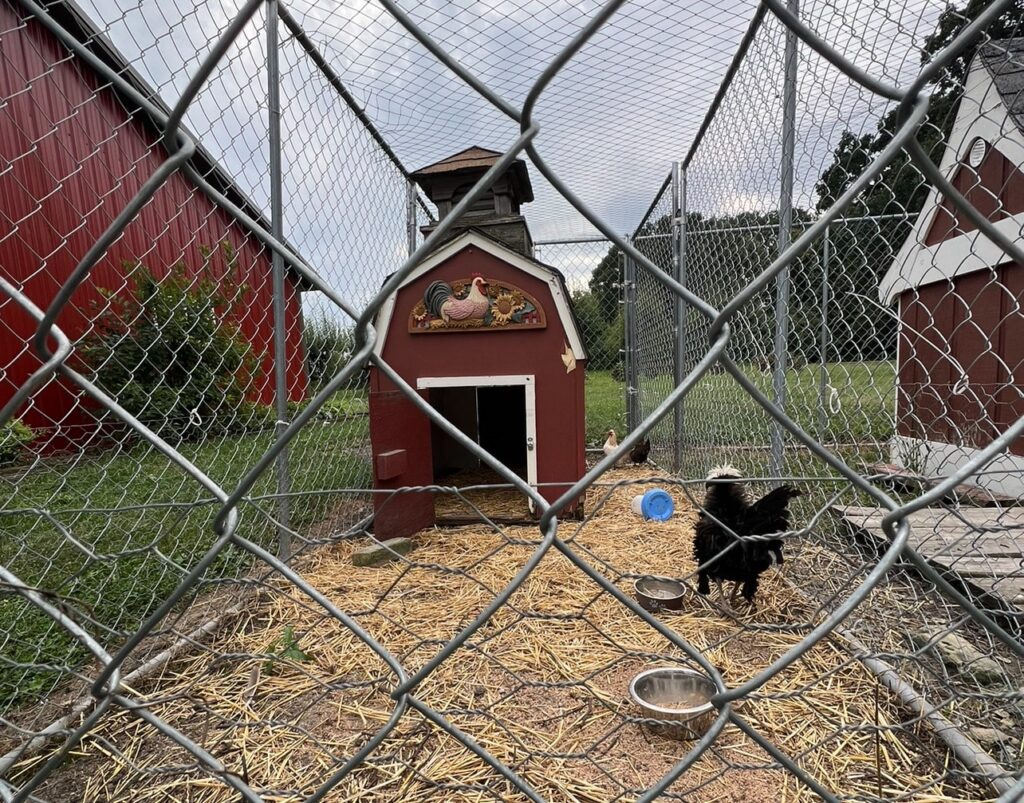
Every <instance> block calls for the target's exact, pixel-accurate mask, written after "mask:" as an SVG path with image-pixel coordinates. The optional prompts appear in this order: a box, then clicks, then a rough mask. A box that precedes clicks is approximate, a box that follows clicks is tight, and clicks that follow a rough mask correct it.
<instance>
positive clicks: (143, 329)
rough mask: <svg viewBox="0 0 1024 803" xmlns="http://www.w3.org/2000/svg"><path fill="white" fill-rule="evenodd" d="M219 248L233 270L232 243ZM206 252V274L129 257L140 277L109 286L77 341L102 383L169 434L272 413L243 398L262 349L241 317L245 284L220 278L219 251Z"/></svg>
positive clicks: (239, 424)
mask: <svg viewBox="0 0 1024 803" xmlns="http://www.w3.org/2000/svg"><path fill="white" fill-rule="evenodd" d="M221 250H222V252H223V254H224V256H225V258H226V260H227V268H228V270H226V271H224V273H225V274H226V275H229V276H230V275H231V274H233V273H234V271H233V267H234V251H233V249H232V248H231V246H230V244H229V243H227V242H225V243H222V244H221ZM202 254H203V256H204V258H205V262H206V265H205V269H204V270H203V272H202V273H201V274H200V275H199V276H190V275H187V273H186V269H185V267H184V265H181V264H179V265H176V266H175V267H174V268H173V269H172V270H171V272H170V273H169V274H168V275H167V276H165V277H164V278H162V279H158V278H157V277H156V276H154V274H153V273H151V272H150V271H149V270H148V269H146V268H145V267H143V266H141V265H139V266H132V265H130V264H129V265H126V269H129V270H131V271H132V272H134V274H135V284H134V287H133V288H132V290H131V292H130V293H128V294H127V295H122V296H114V295H113V294H112V293H105V294H104V295H105V297H106V301H107V303H106V305H105V306H104V308H103V309H102V310H100V311H99V312H98V314H97V316H96V318H95V327H94V329H93V331H92V332H91V333H90V334H88V335H86V336H85V337H84V338H83V340H82V341H81V343H80V344H79V349H80V353H81V355H82V359H83V361H84V362H85V364H86V365H87V367H88V368H89V370H90V371H91V372H92V374H93V377H94V379H95V381H96V383H97V384H99V385H100V386H101V387H102V388H104V389H105V390H106V391H107V392H109V393H111V394H112V395H113V396H114V397H115V398H116V399H117V401H118V403H119V404H121V406H122V407H124V408H125V409H126V410H127V411H128V412H130V413H131V414H132V415H134V416H135V417H136V418H138V419H139V420H140V421H141V422H142V423H144V424H146V426H148V427H150V428H151V429H153V430H154V431H155V432H157V433H158V434H160V435H161V436H162V437H167V436H171V435H173V436H175V437H177V438H180V439H183V440H190V439H196V438H199V437H202V436H203V435H206V434H209V433H220V434H227V433H237V432H242V431H248V430H251V429H262V428H265V427H266V426H267V425H268V422H269V423H270V425H272V422H273V420H274V416H273V411H272V410H271V409H270V408H268V407H265V406H264V405H258V404H255V403H253V402H250V401H247V400H246V398H245V396H246V392H247V391H248V390H249V388H250V387H251V385H252V383H253V381H254V380H256V379H257V378H258V375H259V359H258V355H256V354H254V353H253V349H252V346H251V344H250V343H249V342H248V341H247V340H246V339H245V338H244V337H243V336H242V334H241V332H240V331H239V329H238V326H237V324H236V323H235V322H234V320H233V314H234V309H233V308H234V305H235V304H237V303H238V302H239V300H240V298H241V296H242V291H243V290H244V286H234V287H231V286H229V285H225V284H224V283H223V282H217V281H214V280H213V279H212V278H211V277H210V272H209V267H210V254H211V252H210V250H209V249H202ZM225 287H227V288H229V289H231V291H232V292H231V293H230V295H229V294H226V293H225Z"/></svg>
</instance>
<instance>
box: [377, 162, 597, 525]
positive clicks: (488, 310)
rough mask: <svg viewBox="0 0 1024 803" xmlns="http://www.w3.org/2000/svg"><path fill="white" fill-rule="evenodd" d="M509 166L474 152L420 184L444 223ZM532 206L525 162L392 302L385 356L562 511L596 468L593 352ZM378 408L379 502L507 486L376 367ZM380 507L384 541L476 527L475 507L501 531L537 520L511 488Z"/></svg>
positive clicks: (383, 325) (386, 316) (417, 176)
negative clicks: (589, 358)
mask: <svg viewBox="0 0 1024 803" xmlns="http://www.w3.org/2000/svg"><path fill="white" fill-rule="evenodd" d="M500 156H501V154H500V153H498V152H496V151H489V150H486V149H483V148H476V147H474V148H469V149H467V150H464V151H461V152H459V153H457V154H454V155H453V156H450V157H448V158H447V159H443V160H442V161H440V162H437V163H435V164H432V165H429V166H427V167H424V168H422V169H420V170H418V171H416V172H415V173H414V174H413V178H414V180H415V181H416V182H417V183H418V184H419V185H420V187H421V188H422V189H423V191H424V192H425V193H426V195H427V197H429V198H430V199H431V201H433V202H434V203H435V204H436V205H437V208H438V212H439V218H440V219H441V220H443V219H444V217H445V216H446V215H448V214H450V213H451V211H452V209H453V208H454V207H455V205H457V204H458V203H459V201H460V200H462V198H463V197H465V195H466V194H467V193H468V192H469V190H470V189H471V188H472V186H473V184H474V183H475V182H476V181H477V180H478V179H479V178H480V177H481V176H482V175H483V174H484V173H485V172H486V171H487V169H488V168H490V167H491V166H492V165H493V164H494V163H495V162H496V161H497V160H498V159H499V158H500ZM532 199H533V190H532V188H531V186H530V179H529V175H528V173H527V170H526V164H525V163H524V162H523V161H522V160H516V161H515V162H514V163H513V165H512V167H511V168H510V169H509V170H508V171H506V173H505V174H504V175H503V176H502V177H501V178H499V179H498V180H497V181H496V182H495V183H494V185H493V186H492V187H491V189H489V190H488V191H487V192H486V193H485V194H484V195H483V197H481V198H480V199H478V200H477V201H476V202H475V203H474V204H473V205H472V206H471V208H470V209H469V210H468V211H467V213H466V214H465V215H463V216H462V217H461V218H460V219H459V220H458V221H457V222H456V224H455V226H454V227H453V228H452V229H451V230H450V231H449V233H448V237H447V238H446V239H445V241H443V242H442V243H440V244H439V246H438V247H437V248H436V249H435V250H434V251H433V252H432V253H431V254H429V255H428V256H427V257H426V258H425V259H424V260H423V261H422V262H421V263H420V264H419V265H418V266H417V267H416V268H415V269H414V270H413V271H412V272H411V273H410V274H409V276H408V277H407V278H406V280H405V281H404V282H403V283H402V284H401V285H400V286H399V287H398V288H397V289H396V290H395V291H394V292H393V293H392V294H391V295H390V297H389V298H387V299H386V301H385V303H384V304H383V306H382V308H381V312H380V313H379V314H378V316H377V320H376V327H377V344H376V353H377V355H378V356H381V357H383V359H384V360H385V361H386V363H387V364H388V365H389V366H391V367H392V368H393V369H394V370H395V371H396V372H397V373H398V375H399V376H401V378H402V379H403V380H404V381H405V382H406V383H408V385H409V386H410V387H412V388H414V389H415V390H416V392H418V393H419V395H420V396H421V397H422V398H423V399H424V400H425V401H427V402H428V403H429V404H430V406H431V407H433V408H434V409H435V410H437V411H438V412H439V413H441V414H442V415H443V416H444V417H445V418H447V419H448V420H449V421H451V422H453V423H454V424H455V425H456V426H457V427H458V428H459V430H460V431H461V432H462V433H464V434H465V435H466V436H468V437H469V438H470V439H472V440H473V441H475V442H476V443H478V444H479V445H480V446H481V447H482V448H484V449H485V450H487V451H488V452H489V453H490V454H491V455H493V456H494V457H496V458H497V459H498V460H500V461H502V462H503V463H504V464H505V465H506V466H508V467H510V468H511V469H512V470H513V471H515V472H516V474H518V475H519V476H520V477H522V478H523V479H524V480H526V481H527V482H528V483H529V484H530V485H532V486H534V487H536V488H537V489H538V490H539V491H540V493H541V494H542V495H543V497H544V498H545V499H548V500H554V499H557V498H558V497H559V496H560V495H561V494H563V493H564V492H565V491H566V490H567V489H568V488H569V487H571V486H572V485H573V484H574V483H575V482H576V481H577V480H579V478H580V477H581V476H582V475H583V473H584V470H585V467H586V460H585V417H584V412H585V410H584V381H583V380H584V368H585V363H586V354H585V352H584V350H583V340H582V337H581V334H580V328H579V325H578V323H577V321H576V318H575V316H574V313H573V308H572V299H571V297H570V295H569V292H568V289H567V287H566V284H565V279H564V277H563V276H562V275H561V273H560V272H559V271H558V270H556V269H555V268H552V267H550V266H548V265H544V264H542V263H540V262H538V261H537V260H536V259H534V258H533V243H532V239H531V237H530V232H529V229H528V227H527V224H526V220H525V218H524V217H523V216H522V214H521V211H520V208H521V205H522V204H523V203H527V202H529V201H531V200H532ZM437 225H438V224H437V223H433V224H431V225H429V226H426V227H424V228H423V234H424V235H427V234H429V233H430V232H431V231H433V229H434V227H436V226H437ZM369 408H370V441H371V448H372V452H373V478H374V487H375V489H376V490H377V491H387V490H394V489H399V488H405V487H411V486H412V487H414V486H427V485H446V486H454V487H465V486H480V485H485V484H495V483H499V482H501V480H499V479H498V478H497V474H496V473H494V472H491V471H489V470H488V469H487V467H486V466H484V465H482V464H481V462H480V461H479V460H478V459H477V458H476V457H475V456H473V455H472V454H470V452H469V451H467V450H466V449H465V448H464V447H463V446H461V445H460V444H459V443H458V442H456V441H455V440H454V439H453V438H452V437H451V436H450V435H448V434H447V433H445V432H444V431H443V430H441V429H440V428H438V427H437V426H435V425H434V424H433V423H432V422H431V420H430V418H429V417H428V416H427V415H426V413H424V412H423V411H422V410H421V409H420V408H419V407H417V406H416V404H415V403H414V402H413V401H411V400H410V399H409V398H408V397H407V396H406V395H405V394H404V393H402V392H401V391H400V390H399V389H398V387H396V385H395V384H394V383H393V382H391V381H390V380H389V379H388V377H386V376H385V375H384V374H383V373H382V372H381V371H380V370H379V369H377V368H376V367H373V368H371V370H370V394H369ZM375 499H376V504H375V531H376V532H377V533H378V537H381V536H386V537H389V538H393V537H400V536H404V535H410V534H412V533H415V532H417V531H419V530H421V529H422V528H424V527H429V526H431V525H433V524H434V523H435V522H439V521H440V522H442V523H444V522H450V523H460V522H463V521H465V520H466V519H467V518H469V519H473V518H476V517H478V514H477V513H476V511H475V510H474V507H473V506H479V510H480V511H481V512H483V513H486V514H487V515H488V517H490V518H493V519H494V520H501V521H516V520H523V519H525V518H527V517H528V516H529V514H530V513H531V512H532V508H531V506H530V505H529V504H528V503H527V500H526V499H525V498H523V497H522V496H521V495H520V494H519V493H518V492H515V491H513V490H511V489H507V488H506V489H505V490H504V491H502V490H498V489H495V490H490V491H486V492H485V493H484V494H479V493H477V494H475V495H474V497H473V499H474V501H473V503H472V505H469V504H466V503H465V502H464V501H463V500H462V499H460V498H458V497H456V498H446V497H444V496H443V495H439V496H437V497H436V498H435V495H434V494H431V493H426V492H424V493H404V494H401V495H389V494H386V493H377V494H376V495H375ZM578 507H579V505H578V504H576V505H575V507H574V508H573V509H578Z"/></svg>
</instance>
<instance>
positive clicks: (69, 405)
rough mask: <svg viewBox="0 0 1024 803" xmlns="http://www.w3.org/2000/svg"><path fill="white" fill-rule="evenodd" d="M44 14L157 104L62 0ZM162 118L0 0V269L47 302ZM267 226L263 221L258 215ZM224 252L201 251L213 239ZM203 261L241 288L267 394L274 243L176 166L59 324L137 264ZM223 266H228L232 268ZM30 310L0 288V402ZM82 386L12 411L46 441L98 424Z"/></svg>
mask: <svg viewBox="0 0 1024 803" xmlns="http://www.w3.org/2000/svg"><path fill="white" fill-rule="evenodd" d="M47 9H48V10H49V12H50V14H51V15H52V16H53V17H54V18H55V19H57V21H58V22H59V23H60V24H61V25H62V27H64V28H65V30H67V31H69V32H70V33H71V34H72V35H74V36H75V37H76V38H77V39H78V40H79V41H81V42H83V43H86V44H87V45H88V47H89V48H90V49H91V50H92V51H93V52H94V53H95V54H96V55H97V56H99V57H100V58H101V59H103V61H104V62H105V63H107V64H108V65H110V66H111V67H113V68H114V69H115V70H116V71H117V72H118V73H119V74H120V75H121V76H123V77H124V78H126V79H127V80H128V81H129V82H130V83H131V84H132V85H133V86H134V87H135V88H136V89H137V90H139V92H140V93H141V94H142V95H144V96H146V97H149V98H150V99H153V100H154V102H156V103H159V100H158V99H157V96H156V93H155V92H154V90H153V89H152V88H151V87H149V86H147V85H146V83H145V81H143V79H142V78H141V77H139V76H138V75H137V74H136V73H135V72H134V71H133V70H132V69H131V68H130V66H129V65H128V64H127V63H126V62H125V60H124V58H123V57H122V56H121V55H120V54H119V53H118V52H117V51H116V50H115V49H114V47H113V46H112V45H111V44H110V42H109V41H107V40H106V39H105V38H104V37H103V36H102V35H101V34H100V33H99V32H98V31H97V30H96V29H95V27H94V26H93V24H92V23H91V22H90V21H89V20H88V18H87V17H86V15H85V14H84V13H83V12H82V11H81V10H79V9H78V8H77V7H76V6H75V5H74V4H73V3H71V2H69V0H58V2H55V3H50V4H48V5H47ZM160 137H161V134H160V131H159V130H158V129H157V128H156V127H155V126H154V125H153V124H152V122H151V121H150V120H149V119H148V117H147V116H146V115H145V114H144V113H143V112H141V111H140V110H139V109H138V108H136V107H135V106H134V105H133V104H132V103H131V101H130V100H129V99H127V98H125V97H122V96H121V95H120V94H118V93H116V92H115V91H114V90H112V89H111V88H110V87H109V84H108V83H107V82H106V81H105V79H103V78H102V77H100V76H98V75H97V74H96V73H95V72H94V71H93V70H92V69H91V68H90V67H89V66H88V65H87V64H85V63H83V62H82V61H81V60H80V59H78V58H76V57H74V56H73V55H72V54H71V53H70V52H69V51H68V50H67V49H66V48H65V47H64V46H63V45H62V44H61V43H60V42H59V41H58V40H57V38H56V37H54V36H53V35H52V34H50V33H49V31H47V30H46V29H45V28H44V27H43V26H42V25H41V24H39V23H38V22H37V21H36V20H34V19H32V18H31V17H26V15H25V12H24V11H23V10H22V9H21V7H20V6H17V5H16V4H14V3H13V2H11V0H0V216H2V219H3V221H4V224H3V225H2V226H0V271H3V274H4V276H5V277H6V278H7V279H8V280H9V281H11V282H12V283H13V284H14V285H15V286H17V287H19V288H20V289H21V291H22V292H23V293H24V294H25V295H27V296H28V297H29V298H31V299H32V301H34V302H35V303H36V304H37V305H38V306H40V307H42V308H43V309H45V308H46V307H47V305H48V304H49V303H50V301H51V299H52V298H53V297H54V295H55V294H56V293H57V291H58V289H59V288H60V286H61V285H62V284H63V283H64V281H65V280H66V279H67V278H68V276H69V275H70V274H71V271H72V270H73V269H74V267H75V265H76V264H77V263H78V261H79V260H80V259H81V258H82V256H84V254H85V253H86V251H87V249H88V248H89V247H90V246H91V245H92V244H93V243H94V242H95V241H96V239H97V237H98V236H99V235H100V233H101V232H102V231H103V230H104V229H105V228H106V226H107V225H108V224H109V223H110V222H111V221H112V220H113V219H114V217H115V216H116V215H117V214H118V213H119V212H120V211H121V210H122V209H123V207H124V206H125V204H126V203H127V202H128V201H129V200H130V199H131V198H132V196H133V195H134V194H135V193H136V191H137V190H138V189H139V187H140V186H141V185H142V184H143V182H144V181H145V180H146V179H147V178H149V176H150V175H151V174H152V173H153V172H154V171H155V170H156V169H157V167H158V166H159V165H160V163H161V162H162V161H163V160H164V158H165V156H166V152H165V150H164V149H163V148H162V146H161V145H160ZM194 164H195V166H196V167H197V169H198V170H199V171H200V172H201V173H203V174H204V175H206V176H207V177H208V179H209V180H210V182H211V183H213V184H214V186H216V187H217V188H218V189H219V190H220V191H221V192H223V193H224V194H225V195H227V196H228V197H229V198H231V200H232V202H234V203H236V204H237V205H239V206H241V207H242V208H243V209H245V210H246V211H247V213H248V214H249V215H250V216H252V217H254V218H256V219H261V213H260V211H259V209H258V208H256V206H255V204H253V202H252V201H250V200H249V199H248V198H247V197H246V196H245V195H244V193H242V192H241V191H240V190H239V189H238V187H236V186H235V184H234V183H233V182H232V181H231V179H230V178H229V177H228V176H227V175H226V174H225V173H224V171H223V170H222V169H221V168H220V166H219V165H218V164H217V163H216V162H215V161H214V160H213V158H212V157H210V156H209V154H207V153H206V152H205V151H203V150H202V149H200V151H199V152H198V153H197V155H196V157H195V160H194ZM264 225H265V226H266V227H267V228H268V229H269V224H266V223H264ZM225 243H227V244H229V246H230V248H229V250H231V251H233V252H234V253H233V258H232V259H230V260H224V259H220V260H218V259H214V260H207V259H206V258H205V257H204V256H203V251H204V250H205V249H208V248H209V249H213V251H214V254H216V252H217V251H218V249H219V248H223V244H225ZM204 263H205V267H206V269H207V270H208V271H213V272H214V277H215V279H216V280H218V281H222V280H223V281H225V282H230V283H231V284H232V285H233V286H235V287H240V288H242V289H241V291H240V292H242V293H243V294H244V295H243V296H242V299H241V301H242V303H241V304H240V305H239V307H240V309H242V310H244V312H242V313H241V314H240V317H239V318H238V319H237V321H236V323H237V324H238V325H239V327H240V329H241V332H242V334H243V336H244V337H245V338H246V339H247V340H248V341H249V342H250V343H251V344H252V346H253V347H254V350H255V352H256V353H259V354H262V355H263V356H262V361H261V369H262V370H261V371H260V374H259V376H258V377H257V379H256V381H255V382H254V383H253V385H252V387H251V389H250V392H251V398H252V400H253V401H258V402H261V403H265V404H270V403H272V402H273V399H274V380H273V312H272V308H271V302H272V291H273V285H272V275H271V260H270V253H269V251H268V250H266V249H265V248H264V247H263V245H262V244H261V243H260V242H259V241H258V240H257V239H256V238H255V237H253V236H251V235H250V234H248V233H247V232H246V231H245V230H244V229H243V228H242V227H241V226H239V225H238V224H237V223H235V222H234V221H233V219H232V218H231V217H230V216H229V214H228V213H227V212H225V211H224V210H223V209H221V208H219V207H218V206H216V205H215V204H213V203H212V202H211V201H210V200H209V199H208V198H207V197H206V196H205V195H204V194H202V192H200V191H199V190H198V189H196V188H195V187H194V186H193V185H192V184H191V183H189V182H188V180H187V179H186V178H184V177H183V176H182V174H180V173H176V174H174V175H172V176H171V178H170V180H168V181H167V183H166V184H165V185H164V186H163V187H162V188H161V189H160V190H159V191H158V192H157V194H156V195H155V197H154V198H153V199H152V200H151V201H150V202H149V203H148V204H147V205H146V207H145V208H144V209H143V210H142V211H141V213H140V214H139V215H138V217H137V218H136V219H135V220H134V221H132V223H131V224H130V225H129V226H128V228H127V229H126V230H125V232H124V233H123V234H122V236H121V238H120V239H119V240H118V241H117V242H116V243H115V244H114V245H113V246H112V247H111V248H110V249H109V251H108V252H107V253H106V255H105V256H104V257H103V259H102V260H101V261H100V262H99V264H97V265H96V267H95V268H94V269H93V271H92V273H91V275H90V276H89V278H88V279H87V280H86V282H85V283H84V284H83V285H82V286H81V287H80V288H79V290H78V291H77V292H76V293H75V295H74V296H73V298H72V300H71V303H70V304H69V305H68V307H67V308H66V309H65V311H64V313H63V314H62V315H61V317H60V318H59V320H58V324H59V325H60V326H61V328H62V329H63V330H64V332H65V333H66V334H67V335H68V336H69V337H70V338H71V339H72V340H74V339H75V338H78V337H79V336H81V335H82V334H83V333H85V332H87V331H88V330H89V328H90V326H91V323H92V320H91V319H92V316H93V312H92V310H93V308H94V305H95V304H97V303H100V302H102V301H103V292H104V291H110V292H113V293H115V294H118V293H125V292H126V291H129V290H130V289H131V285H132V279H131V276H130V274H131V271H132V269H133V267H134V266H136V265H140V264H141V265H144V266H145V267H146V268H147V269H148V270H149V271H150V272H151V273H153V274H154V275H155V276H157V277H161V276H164V275H166V274H167V273H168V272H169V271H170V270H171V269H172V268H173V267H174V266H176V265H181V266H183V267H184V270H185V272H186V274H187V275H198V273H199V271H200V270H203V269H204ZM229 274H231V275H229ZM286 287H287V289H288V298H287V311H288V317H289V321H288V327H287V328H288V344H287V346H288V352H289V354H290V355H293V359H289V363H288V382H289V394H290V396H291V398H293V399H301V398H303V397H304V395H305V392H306V376H305V371H304V368H303V360H302V358H301V357H302V342H301V325H300V324H301V309H300V295H299V292H298V290H299V289H301V288H300V285H299V282H298V280H297V278H296V277H295V276H291V277H290V279H289V280H288V281H287V282H286ZM34 329H35V321H34V320H33V319H32V318H30V317H29V316H28V315H27V314H26V313H25V312H24V311H23V310H22V309H21V307H20V306H18V305H17V304H15V303H14V302H13V301H11V300H10V299H7V298H5V297H3V296H2V294H0V406H2V404H3V403H4V402H5V401H6V400H7V399H9V398H10V397H11V395H12V394H13V393H14V392H15V390H16V389H17V388H18V387H19V386H20V385H21V384H22V383H24V381H25V380H26V378H27V377H28V376H29V375H30V374H31V373H32V372H33V371H34V370H35V369H36V368H37V367H38V365H39V361H38V359H37V357H36V356H35V354H34V352H32V351H31V349H30V347H29V345H28V342H29V339H30V337H31V335H32V333H33V331H34ZM80 400H81V393H80V392H79V391H77V390H76V389H74V388H71V387H68V386H66V385H65V384H63V383H62V382H60V381H53V382H50V383H49V384H48V385H47V386H46V387H44V388H43V389H42V390H40V391H38V392H37V393H36V394H35V396H34V397H33V398H32V399H31V400H30V402H29V403H28V404H27V405H26V406H25V408H24V409H23V410H21V411H19V413H18V415H19V417H21V418H22V420H24V421H25V423H27V424H28V425H29V426H31V427H32V428H33V429H36V430H38V431H39V432H40V434H41V436H42V437H43V438H45V441H44V442H43V443H42V444H41V445H42V446H43V447H44V448H48V449H57V448H66V447H68V446H71V445H73V444H81V443H83V442H85V441H87V440H88V439H89V438H90V436H92V434H93V433H94V432H95V427H96V423H95V420H94V417H93V416H92V415H91V414H90V413H89V411H88V409H87V408H86V407H85V406H83V404H82V403H81V401H80Z"/></svg>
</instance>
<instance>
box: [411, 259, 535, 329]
mask: <svg viewBox="0 0 1024 803" xmlns="http://www.w3.org/2000/svg"><path fill="white" fill-rule="evenodd" d="M545 326H547V320H546V319H545V317H544V310H543V309H542V308H541V306H540V305H539V304H538V303H537V299H535V298H534V297H533V296H531V295H530V294H529V293H525V292H523V291H522V290H520V289H519V288H518V287H515V286H514V285H511V284H508V283H507V282H497V281H490V280H488V279H485V278H484V277H483V276H481V275H480V274H479V273H474V274H473V275H472V276H469V277H468V278H465V279H457V280H455V281H454V282H452V283H451V284H448V283H447V282H431V283H430V285H429V286H428V287H427V289H426V292H424V293H423V300H421V301H417V302H416V304H415V306H413V308H412V312H411V313H410V314H409V331H410V332H414V333H420V332H463V331H466V330H467V329H474V330H484V331H488V332H492V331H498V332H503V331H508V330H510V329H543V328H544V327H545Z"/></svg>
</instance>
